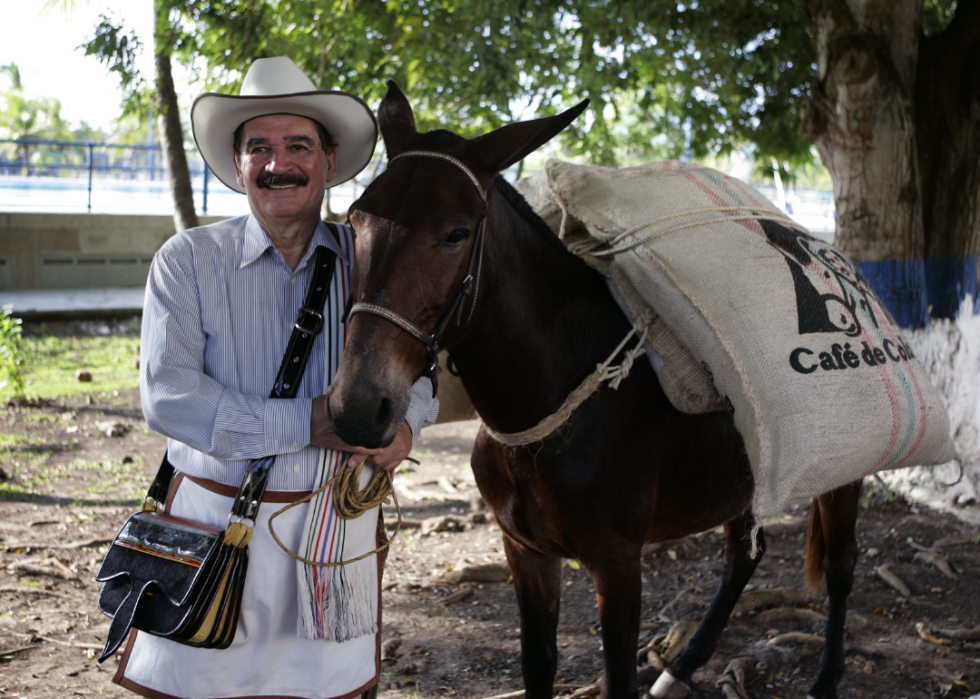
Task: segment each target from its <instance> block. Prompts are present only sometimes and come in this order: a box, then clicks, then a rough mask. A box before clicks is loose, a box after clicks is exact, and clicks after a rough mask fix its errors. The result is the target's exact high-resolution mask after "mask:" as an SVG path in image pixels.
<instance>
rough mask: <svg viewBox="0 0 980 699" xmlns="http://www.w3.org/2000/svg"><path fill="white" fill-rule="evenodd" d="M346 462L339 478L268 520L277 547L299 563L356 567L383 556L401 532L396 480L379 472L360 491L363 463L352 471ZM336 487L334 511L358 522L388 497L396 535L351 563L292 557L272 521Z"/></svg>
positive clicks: (385, 473) (348, 458)
mask: <svg viewBox="0 0 980 699" xmlns="http://www.w3.org/2000/svg"><path fill="white" fill-rule="evenodd" d="M349 460H350V457H347V461H349ZM347 461H344V464H343V466H341V467H340V470H339V471H338V472H337V475H335V476H334V477H333V478H331V479H330V480H329V481H327V482H326V483H324V484H323V485H322V486H320V487H319V488H317V489H316V490H314V491H313V492H312V493H310V494H309V495H306V496H304V497H303V498H302V499H300V500H297V501H296V502H294V503H292V504H290V505H286V507H284V508H282V509H281V510H279V511H278V512H276V513H275V514H274V515H272V516H271V517H270V518H269V533H270V534H272V538H273V539H275V540H276V543H277V544H279V548H281V549H282V550H283V551H285V552H286V553H288V554H289V555H290V556H292V557H293V558H295V559H296V560H297V561H303V563H306V564H308V565H311V566H318V567H322V568H331V567H333V566H342V565H347V564H348V563H354V562H355V561H360V560H363V559H365V558H367V557H368V556H373V555H374V554H376V553H381V552H382V551H384V550H385V549H386V548H388V547H389V546H391V542H392V541H394V540H395V537H396V536H397V535H398V532H399V531H401V528H402V508H401V506H399V504H398V496H397V495H396V494H395V490H394V488H393V487H392V483H393V477H394V476H393V474H392V472H391V471H384V470H382V469H380V468H379V469H378V470H377V472H376V473H375V474H374V477H373V478H372V479H371V482H370V483H368V484H367V487H365V488H364V489H363V490H361V488H360V486H359V485H358V484H359V483H360V482H361V469H362V468H363V467H364V462H363V461H362V462H361V463H359V464H358V465H357V466H351V467H349V466H348V465H347ZM406 461H411V462H412V463H415V464H418V463H419V461H418V460H417V459H413V458H412V457H410V456H409V457H406ZM334 484H336V486H337V487H336V488H334V491H333V503H334V507H336V508H337V514H339V515H340V517H341V518H343V519H357V518H358V517H360V516H361V515H363V514H364V513H365V512H367V511H368V510H373V509H374V508H375V507H378V506H379V505H381V503H382V502H384V501H385V500H387V499H388V496H389V495H390V496H391V497H392V499H393V500H394V501H395V512H396V513H397V514H398V522H396V523H395V531H394V532H392V534H391V538H390V539H388V541H387V542H385V543H384V544H383V545H381V546H379V547H378V548H376V549H375V550H374V551H369V552H368V553H365V554H364V555H363V556H358V557H357V558H352V559H350V560H349V561H337V562H329V561H313V560H310V559H309V558H303V557H302V556H299V555H297V554H295V553H293V552H292V551H290V550H289V548H288V547H287V546H286V545H285V544H283V543H282V541H280V540H279V537H278V536H276V530H275V529H273V528H272V520H274V519H275V518H276V517H278V516H279V515H281V514H282V513H283V512H286V511H287V510H290V509H292V508H294V507H296V506H297V505H302V504H303V503H304V502H309V501H310V500H312V499H313V498H315V497H316V496H317V495H319V494H320V493H322V492H323V491H324V490H326V489H327V488H329V487H330V486H331V485H334Z"/></svg>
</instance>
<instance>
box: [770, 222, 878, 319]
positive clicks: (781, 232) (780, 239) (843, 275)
mask: <svg viewBox="0 0 980 699" xmlns="http://www.w3.org/2000/svg"><path fill="white" fill-rule="evenodd" d="M759 223H760V224H761V225H762V230H763V231H765V234H766V238H767V239H768V240H769V244H770V245H772V246H773V247H774V248H776V249H777V250H779V252H780V253H782V255H783V259H785V260H786V264H787V265H789V271H790V274H792V276H793V287H794V289H795V290H796V310H797V314H798V317H799V332H800V335H806V334H809V333H844V334H845V335H847V336H848V337H859V336H860V335H861V331H862V320H863V321H864V323H867V324H870V326H872V327H875V328H877V327H878V326H879V324H878V314H879V313H881V314H886V313H887V311H885V310H884V308H882V306H881V304H880V303H879V302H878V299H877V298H875V295H874V292H873V291H872V290H871V287H870V286H868V282H866V281H865V279H864V277H862V276H861V274H860V272H858V271H857V270H856V269H855V268H854V265H852V264H851V263H850V262H849V261H848V260H847V258H845V257H844V256H843V255H842V254H841V253H840V252H839V251H838V250H836V249H834V248H833V247H832V246H830V245H828V244H827V243H825V242H823V241H822V240H818V239H817V238H814V237H813V236H812V235H809V234H807V233H804V232H803V231H798V230H794V229H792V228H788V227H786V226H783V225H781V224H779V223H776V222H775V221H769V220H766V219H763V220H760V221H759ZM885 320H886V322H887V317H886V318H885Z"/></svg>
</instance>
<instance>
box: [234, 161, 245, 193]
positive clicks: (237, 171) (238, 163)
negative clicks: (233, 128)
mask: <svg viewBox="0 0 980 699" xmlns="http://www.w3.org/2000/svg"><path fill="white" fill-rule="evenodd" d="M231 159H232V160H233V161H234V162H235V179H236V180H237V181H238V186H239V187H244V186H245V177H244V176H242V163H241V155H240V154H239V153H235V154H234V155H232V156H231Z"/></svg>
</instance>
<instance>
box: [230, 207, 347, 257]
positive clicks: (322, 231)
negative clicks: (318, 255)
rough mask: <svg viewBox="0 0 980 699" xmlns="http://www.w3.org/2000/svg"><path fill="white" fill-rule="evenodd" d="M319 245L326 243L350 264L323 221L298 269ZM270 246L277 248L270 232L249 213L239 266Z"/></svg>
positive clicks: (314, 233)
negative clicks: (270, 237) (270, 236)
mask: <svg viewBox="0 0 980 699" xmlns="http://www.w3.org/2000/svg"><path fill="white" fill-rule="evenodd" d="M318 245H324V246H326V247H327V248H328V249H329V250H332V251H333V252H335V253H336V254H337V256H338V257H339V258H340V259H342V260H343V261H344V263H345V264H348V265H349V264H350V259H348V257H347V255H346V253H345V252H344V249H343V248H342V247H341V246H340V244H339V243H337V240H336V238H334V237H333V233H331V232H330V230H329V229H328V228H327V224H325V223H324V222H323V221H320V223H318V224H317V227H316V230H315V231H314V232H313V239H312V240H311V241H310V247H309V249H308V250H307V251H306V254H305V255H303V259H302V260H300V263H299V265H298V266H297V267H296V269H297V271H298V270H300V269H303V268H304V267H305V266H306V262H307V261H308V260H309V259H310V256H311V255H312V254H313V251H314V250H316V248H317V246H318ZM269 248H273V249H275V246H274V245H273V244H272V240H270V239H269V236H268V234H266V232H265V231H264V230H263V229H262V226H261V225H260V224H259V222H258V221H257V220H256V218H255V216H253V215H252V214H249V215H248V219H247V220H246V222H245V243H244V246H243V248H242V262H241V264H240V265H239V268H242V267H246V266H248V265H250V264H252V263H253V262H255V261H256V260H257V259H259V258H260V257H262V255H263V254H264V253H265V251H266V250H268V249H269Z"/></svg>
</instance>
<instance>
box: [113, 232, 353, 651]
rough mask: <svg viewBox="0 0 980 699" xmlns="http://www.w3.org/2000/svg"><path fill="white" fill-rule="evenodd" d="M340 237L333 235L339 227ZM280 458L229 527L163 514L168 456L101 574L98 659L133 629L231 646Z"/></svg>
mask: <svg viewBox="0 0 980 699" xmlns="http://www.w3.org/2000/svg"><path fill="white" fill-rule="evenodd" d="M334 235H336V232H334ZM335 260H336V256H335V254H334V253H333V252H331V251H330V250H328V249H327V248H325V247H323V246H320V247H318V248H317V249H316V253H315V257H314V264H315V266H316V268H315V270H314V272H313V279H312V281H311V282H310V289H309V292H308V293H307V297H306V303H305V305H304V307H303V308H301V309H300V310H299V313H298V314H297V317H296V323H295V325H294V329H293V334H292V336H291V337H290V340H289V345H288V346H287V348H286V354H285V356H284V357H283V360H282V364H281V365H280V368H279V373H278V375H277V376H276V382H275V385H274V387H273V389H272V394H271V397H272V398H294V397H295V396H296V391H297V389H298V386H299V383H300V380H301V379H302V376H303V372H304V371H305V369H306V362H307V359H308V358H309V355H310V351H311V350H312V348H313V342H314V340H315V339H316V336H317V334H319V332H320V330H321V329H322V328H323V315H322V312H321V311H322V309H323V303H324V301H325V299H326V297H327V294H328V292H329V288H330V281H331V278H332V276H333V270H334V266H335ZM274 463H275V456H267V457H265V458H262V459H254V460H252V461H250V462H249V464H248V467H247V468H246V472H245V477H244V479H243V480H242V484H241V486H240V487H239V490H238V495H237V496H236V497H235V501H234V504H233V506H232V512H231V515H230V516H229V518H228V522H229V523H228V526H227V527H226V528H225V529H224V530H221V529H216V528H214V527H210V526H208V525H206V524H202V523H201V522H195V521H192V520H189V519H184V518H182V517H173V516H171V515H168V514H164V513H163V509H164V505H163V503H164V502H165V501H166V497H167V492H168V491H169V488H170V481H171V479H172V478H173V474H174V467H173V466H172V465H171V464H170V463H169V462H168V461H167V456H166V455H164V457H163V463H161V465H160V470H159V472H158V473H157V476H156V478H155V479H154V480H153V484H152V485H151V486H150V490H149V491H148V493H147V495H146V498H145V501H144V504H143V510H142V511H141V512H137V513H136V514H134V515H132V516H131V517H130V518H129V519H128V520H126V523H125V524H124V525H123V527H122V529H121V530H120V531H119V533H118V534H117V535H116V538H115V539H114V540H113V542H112V545H111V546H110V547H109V551H108V553H107V554H106V557H105V560H103V562H102V567H101V569H100V570H99V574H98V576H96V580H97V581H98V582H101V583H103V586H102V591H101V592H100V594H99V609H100V610H102V612H103V613H104V614H106V615H107V616H110V617H112V624H110V626H109V635H108V638H107V639H106V643H105V647H104V648H103V650H102V654H101V656H100V657H99V662H100V663H101V662H102V661H104V660H105V659H106V658H108V657H110V656H111V655H112V654H113V653H115V652H116V650H117V649H118V648H119V646H120V645H121V644H122V642H123V641H124V640H125V639H126V636H127V635H128V634H129V630H130V629H131V628H136V629H139V630H140V631H145V632H147V633H151V634H154V635H156V636H162V637H164V638H168V639H171V640H173V641H177V642H179V643H183V644H186V645H190V646H197V647H201V648H227V647H228V646H229V645H231V642H232V641H233V640H234V638H235V629H236V628H237V626H238V616H239V612H240V610H241V602H242V590H243V588H244V585H245V573H246V572H247V570H248V540H249V538H250V537H251V534H252V527H253V525H254V524H255V518H256V516H257V514H258V509H259V503H261V502H262V496H263V494H264V493H265V487H266V483H267V482H268V476H269V470H270V469H271V468H272V465H273V464H274Z"/></svg>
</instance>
